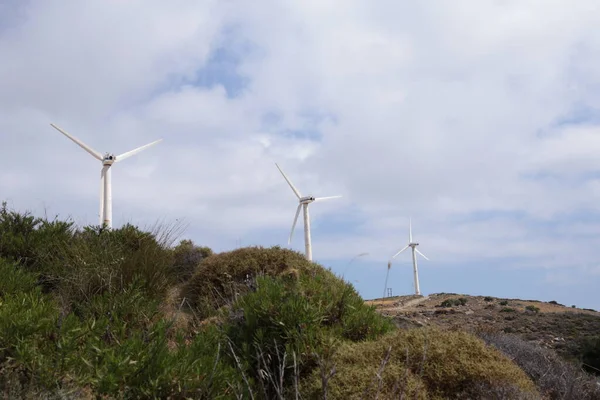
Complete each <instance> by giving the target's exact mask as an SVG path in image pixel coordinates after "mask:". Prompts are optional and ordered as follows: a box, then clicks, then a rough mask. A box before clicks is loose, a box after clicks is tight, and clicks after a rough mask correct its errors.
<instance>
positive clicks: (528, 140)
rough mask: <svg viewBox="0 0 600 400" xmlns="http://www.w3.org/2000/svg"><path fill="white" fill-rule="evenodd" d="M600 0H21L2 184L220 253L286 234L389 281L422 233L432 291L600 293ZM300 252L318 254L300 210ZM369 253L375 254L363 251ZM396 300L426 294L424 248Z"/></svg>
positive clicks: (3, 196) (39, 207)
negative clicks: (105, 174) (306, 203)
mask: <svg viewBox="0 0 600 400" xmlns="http://www.w3.org/2000/svg"><path fill="white" fill-rule="evenodd" d="M599 23H600V3H599V2H598V1H596V0H580V1H578V2H577V6H576V7H575V6H573V3H572V2H570V1H567V0H544V1H542V0H519V1H516V0H495V1H492V0H478V1H473V0H471V1H466V0H457V1H453V2H445V1H430V2H412V1H411V2H409V1H398V0H393V1H391V0H381V1H377V2H371V1H366V0H343V1H341V0H330V1H329V0H306V1H302V2H298V1H286V0H284V1H266V0H256V1H252V2H246V1H238V0H218V1H216V0H214V1H213V0H201V1H198V0H174V1H170V2H164V1H159V0H144V1H141V0H118V1H117V0H88V1H85V2H81V1H76V0H60V1H59V0H0V57H1V59H0V156H2V159H3V161H4V163H3V164H4V165H3V168H2V169H0V200H4V201H7V202H8V204H9V206H10V207H11V208H13V209H16V210H20V211H25V210H29V211H31V212H33V213H34V214H36V215H43V214H47V215H50V216H54V215H58V216H60V217H61V218H70V219H72V220H73V221H75V222H76V223H77V224H78V225H87V224H97V223H98V207H99V206H98V203H99V175H100V169H101V164H100V162H98V161H97V160H95V159H94V158H92V157H91V156H90V155H89V154H88V153H86V152H85V151H83V150H82V149H81V148H79V147H77V146H76V145H75V144H74V143H73V142H71V141H69V140H68V139H67V138H65V137H64V136H63V135H61V134H60V133H59V132H57V131H56V130H54V129H53V128H52V127H51V126H50V123H54V124H56V125H58V126H60V127H61V128H63V129H65V130H66V131H68V132H69V133H71V134H73V135H75V136H76V137H78V138H79V139H81V140H83V141H84V142H85V143H87V144H88V145H90V146H92V147H93V148H94V149H97V150H98V151H100V152H101V153H104V152H107V151H108V152H114V153H115V154H121V153H124V152H126V151H129V150H131V149H133V148H136V147H138V146H141V145H144V144H146V143H149V142H151V141H154V140H157V139H160V138H162V139H163V141H162V142H161V143H160V144H158V145H156V146H154V147H152V148H150V149H148V150H145V151H144V152H142V153H139V154H138V155H136V156H134V157H131V158H129V159H127V160H126V161H123V163H122V164H121V163H119V164H117V165H115V166H114V167H113V169H112V179H113V217H114V225H115V226H120V225H122V224H124V223H127V222H131V223H134V224H136V225H139V226H141V227H145V226H152V225H153V224H156V223H157V222H158V221H160V222H161V223H164V224H175V225H177V224H179V226H185V227H186V229H185V231H184V232H183V233H182V238H190V239H192V240H193V241H194V242H195V243H196V244H199V245H206V246H209V247H211V248H213V249H214V250H215V251H227V250H231V249H234V248H236V247H239V246H249V245H260V246H274V245H279V246H282V247H287V246H288V244H287V239H288V235H289V231H290V228H291V224H292V221H293V217H294V213H295V208H296V206H297V200H296V198H295V196H294V194H293V192H292V191H291V190H290V188H289V187H288V186H287V184H286V183H285V181H284V180H283V178H282V176H281V175H280V174H279V171H278V170H277V169H276V167H275V162H277V163H278V164H279V165H280V166H281V167H282V169H283V170H284V171H285V172H286V174H287V175H288V176H289V177H290V178H291V180H292V181H293V182H294V184H295V185H296V186H297V187H298V189H299V190H300V191H301V192H302V194H303V195H308V194H312V195H315V196H333V195H342V196H343V197H342V198H341V199H335V200H330V201H326V202H323V203H315V204H312V205H311V206H310V212H311V225H312V238H313V257H314V260H315V261H316V262H319V263H321V264H323V265H325V266H327V267H330V268H332V270H333V271H335V272H336V273H338V274H340V275H342V274H343V275H344V277H345V279H347V280H349V281H351V282H352V283H353V284H354V285H355V287H356V288H357V290H358V291H359V293H360V294H361V295H362V296H363V297H365V298H374V297H380V296H381V295H382V294H383V285H384V280H385V275H386V270H387V261H388V259H389V258H390V257H391V256H392V255H393V254H394V253H395V252H396V251H397V250H399V249H400V248H402V247H404V245H405V244H406V242H407V241H408V222H409V218H412V225H413V234H414V238H415V240H416V241H418V242H419V243H420V245H419V249H420V250H421V251H422V252H423V253H424V254H425V255H427V257H428V258H429V261H427V260H423V259H420V260H419V271H420V283H421V291H422V292H423V294H430V293H439V292H452V293H464V294H473V295H492V296H499V297H508V298H523V299H538V300H543V301H550V300H556V301H558V302H560V303H563V304H567V305H577V306H579V307H587V308H595V309H600V291H598V288H599V287H600V90H599V89H600V30H598V29H597V27H598V25H599ZM296 229H297V230H296V232H295V235H294V238H293V241H292V244H291V246H290V247H291V248H292V249H295V250H298V251H303V248H304V244H303V239H302V226H301V224H299V226H297V228H296ZM361 253H368V255H364V256H361V257H356V256H357V255H358V254H361ZM388 286H390V287H392V293H393V294H394V295H401V294H410V293H412V292H413V291H414V288H413V283H412V267H411V261H410V255H409V254H408V252H405V253H402V254H401V255H400V256H398V257H397V258H396V259H395V262H394V264H393V265H392V269H391V271H390V278H389V285H388Z"/></svg>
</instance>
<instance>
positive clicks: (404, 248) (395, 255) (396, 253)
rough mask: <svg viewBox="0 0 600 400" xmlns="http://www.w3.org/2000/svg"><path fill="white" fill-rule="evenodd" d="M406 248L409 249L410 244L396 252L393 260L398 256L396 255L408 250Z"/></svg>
mask: <svg viewBox="0 0 600 400" xmlns="http://www.w3.org/2000/svg"><path fill="white" fill-rule="evenodd" d="M406 249H408V245H407V246H404V247H403V248H402V250H400V251H399V252H397V253H396V254H394V256H393V257H392V260H393V259H394V258H396V256H398V254H400V253H402V252H403V251H404V250H406Z"/></svg>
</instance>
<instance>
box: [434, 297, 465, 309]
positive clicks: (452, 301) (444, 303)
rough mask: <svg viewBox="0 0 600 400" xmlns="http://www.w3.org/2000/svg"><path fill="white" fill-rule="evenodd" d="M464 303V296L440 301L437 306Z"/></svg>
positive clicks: (460, 304)
mask: <svg viewBox="0 0 600 400" xmlns="http://www.w3.org/2000/svg"><path fill="white" fill-rule="evenodd" d="M466 304H467V299H466V298H465V297H460V298H458V299H446V300H444V301H442V302H441V304H440V305H439V306H438V307H453V306H464V305H466Z"/></svg>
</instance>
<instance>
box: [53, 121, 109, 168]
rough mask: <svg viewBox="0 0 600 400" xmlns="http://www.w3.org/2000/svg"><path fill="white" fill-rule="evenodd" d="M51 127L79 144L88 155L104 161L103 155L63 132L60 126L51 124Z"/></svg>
mask: <svg viewBox="0 0 600 400" xmlns="http://www.w3.org/2000/svg"><path fill="white" fill-rule="evenodd" d="M50 125H51V126H52V127H53V128H54V129H56V130H57V131H59V132H60V133H62V134H63V135H65V136H66V137H68V138H69V139H71V140H72V141H74V142H75V143H77V145H79V147H81V148H82V149H84V150H85V151H87V152H88V153H90V154H91V155H92V156H94V158H96V159H98V160H100V161H102V154H101V153H99V152H97V151H96V150H94V149H92V148H91V147H90V146H88V145H87V144H85V143H83V142H82V141H81V140H79V139H77V138H76V137H75V136H72V135H69V134H68V133H67V132H65V131H63V130H62V129H60V128H59V127H58V126H56V125H54V124H50Z"/></svg>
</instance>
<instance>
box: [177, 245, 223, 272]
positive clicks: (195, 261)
mask: <svg viewBox="0 0 600 400" xmlns="http://www.w3.org/2000/svg"><path fill="white" fill-rule="evenodd" d="M213 254H214V253H213V251H212V250H211V249H210V248H208V247H200V246H196V245H194V242H192V241H191V240H182V241H181V242H180V243H179V244H178V245H177V247H175V248H174V249H173V255H174V261H173V275H174V277H175V280H177V281H178V282H186V281H187V280H188V279H190V278H191V277H192V275H193V274H194V271H195V270H196V267H197V266H198V265H199V264H200V263H201V262H202V260H204V259H205V258H207V257H210V256H211V255H213Z"/></svg>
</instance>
